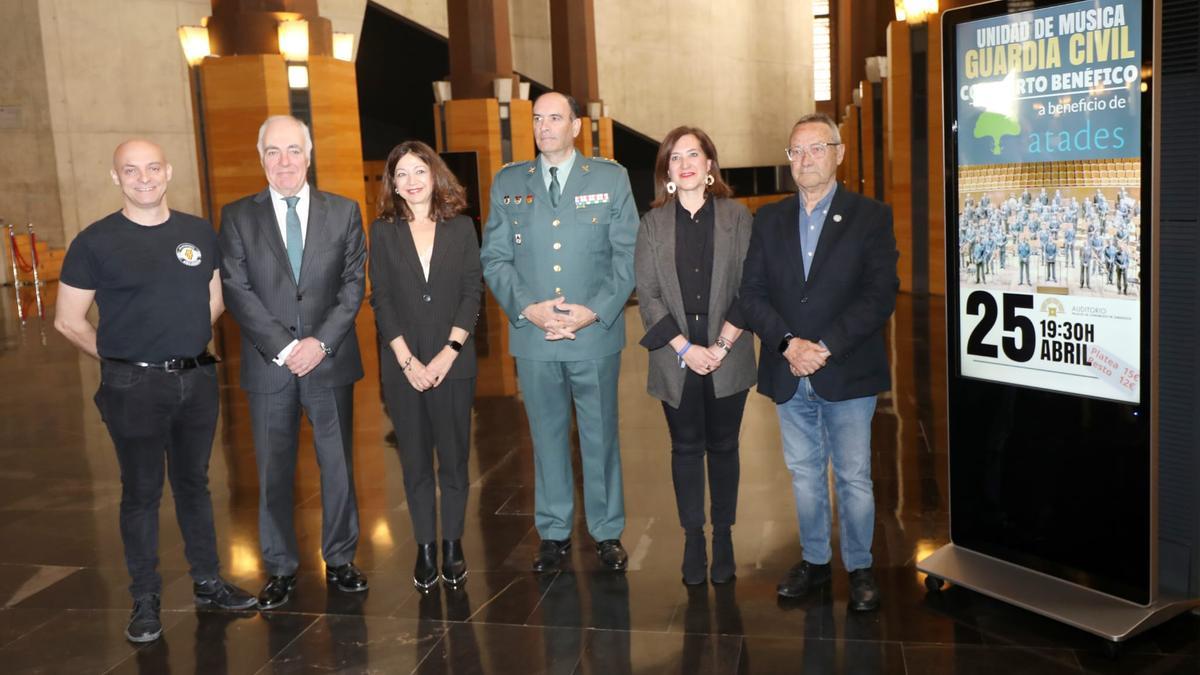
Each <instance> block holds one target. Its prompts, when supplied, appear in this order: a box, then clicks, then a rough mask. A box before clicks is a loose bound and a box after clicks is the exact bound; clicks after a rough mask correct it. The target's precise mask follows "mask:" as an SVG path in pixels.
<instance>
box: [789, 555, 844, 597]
mask: <svg viewBox="0 0 1200 675" xmlns="http://www.w3.org/2000/svg"><path fill="white" fill-rule="evenodd" d="M832 578H833V574H832V573H831V572H830V567H829V563H825V564H824V565H814V564H812V563H810V562H808V561H807V560H801V561H800V562H799V563H797V564H795V565H792V569H790V570H788V573H787V576H786V577H784V578H783V581H781V582H779V585H778V586H776V587H775V591H776V592H777V593H779V595H780V597H784V598H802V597H804V596H806V595H808V593H809V591H811V590H813V589H814V588H820V587H822V586H828V585H829V582H830V580H831V579H832Z"/></svg>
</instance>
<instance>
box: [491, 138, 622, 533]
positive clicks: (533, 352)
mask: <svg viewBox="0 0 1200 675" xmlns="http://www.w3.org/2000/svg"><path fill="white" fill-rule="evenodd" d="M543 161H544V160H543V159H542V158H541V157H539V159H537V160H534V161H529V162H517V163H514V164H510V165H508V166H506V167H504V168H503V169H501V170H500V172H499V173H498V174H496V180H495V181H494V182H493V184H492V191H491V210H490V212H489V215H488V221H487V226H486V228H485V230H484V233H483V247H482V258H483V276H484V278H485V279H486V280H487V283H488V286H489V287H490V288H491V289H492V293H493V294H494V295H495V296H496V299H497V300H498V301H499V302H500V305H501V306H502V307H503V308H504V311H505V313H506V314H507V315H508V317H509V350H510V353H511V354H512V355H513V356H514V357H516V360H517V376H518V379H519V381H520V383H521V391H522V394H523V397H524V400H525V411H526V413H527V416H528V417H529V426H530V434H531V436H532V437H533V448H534V465H535V467H536V474H537V476H536V486H535V490H536V492H535V504H536V516H535V524H536V525H537V529H538V533H539V534H540V535H541V536H542V538H543V539H556V540H560V539H567V538H568V537H570V534H571V527H572V523H573V520H574V515H573V514H574V506H575V497H574V480H573V478H572V472H571V442H570V436H569V434H570V430H571V408H570V406H571V402H572V399H574V404H575V416H576V421H577V423H578V426H579V445H580V449H581V456H582V460H583V483H584V484H583V494H584V509H585V511H586V513H587V522H588V531H589V532H590V533H591V535H592V537H593V538H595V540H596V541H604V540H606V539H618V538H620V536H621V531H622V530H623V529H624V528H625V504H624V494H623V491H622V484H621V455H620V447H619V445H618V441H617V376H618V374H619V372H620V366H621V349H622V348H623V347H624V346H625V315H624V307H625V301H626V300H627V299H628V298H629V294H630V293H631V292H633V287H634V280H633V248H634V242H635V240H636V238H637V226H638V214H637V208H636V207H635V205H634V202H633V194H632V192H631V191H630V188H629V176H628V174H627V173H626V172H625V169H624V168H623V167H621V165H619V164H617V163H616V162H613V161H612V160H608V159H602V158H598V157H594V158H585V157H582V156H580V155H579V154H578V153H576V154H575V155H574V157H573V160H568V162H566V163H564V165H565V166H567V167H568V169H567V170H569V173H568V174H567V176H566V180H565V182H564V183H562V184H561V186H560V187H561V197H560V199H559V202H558V206H557V207H554V206H552V205H551V199H550V190H549V188H548V187H547V184H546V183H547V181H548V180H550V178H549V174H547V173H546V167H544V166H543ZM571 161H573V164H571V163H570V162H571ZM555 180H556V181H557V179H555ZM558 296H562V297H564V298H565V300H566V302H568V303H571V304H577V305H583V306H585V307H587V308H588V309H590V310H592V311H593V312H595V313H596V315H597V317H598V319H599V320H598V321H597V322H596V323H593V324H592V325H590V326H588V327H586V328H583V329H581V330H580V331H579V332H578V333H577V334H576V338H575V339H574V340H557V341H551V340H546V338H545V333H544V332H543V331H542V330H541V329H539V328H538V327H537V326H535V325H533V324H532V323H530V322H529V321H528V320H526V319H525V318H524V317H523V316H522V315H521V312H522V311H523V310H524V309H525V308H526V307H528V306H529V305H531V304H533V303H537V302H541V301H544V300H550V299H553V298H555V297H558Z"/></svg>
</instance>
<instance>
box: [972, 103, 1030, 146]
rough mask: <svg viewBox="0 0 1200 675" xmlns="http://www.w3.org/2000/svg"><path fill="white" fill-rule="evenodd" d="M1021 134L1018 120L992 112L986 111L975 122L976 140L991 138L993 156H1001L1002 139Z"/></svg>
mask: <svg viewBox="0 0 1200 675" xmlns="http://www.w3.org/2000/svg"><path fill="white" fill-rule="evenodd" d="M1020 133H1021V125H1020V124H1019V123H1018V122H1017V120H1015V119H1013V118H1011V117H1008V116H1007V115H1002V114H1000V113H997V112H992V111H990V110H985V111H984V112H983V114H981V115H980V116H979V119H978V120H976V122H975V138H991V139H992V154H993V155H999V154H1000V140H1001V139H1002V138H1004V137H1005V136H1017V135H1019V134H1020Z"/></svg>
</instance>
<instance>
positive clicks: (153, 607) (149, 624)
mask: <svg viewBox="0 0 1200 675" xmlns="http://www.w3.org/2000/svg"><path fill="white" fill-rule="evenodd" d="M158 609H159V599H158V593H147V594H146V595H143V596H141V597H138V598H135V599H134V601H133V611H132V612H130V613H129V625H128V626H126V627H125V639H127V640H129V641H130V642H137V643H142V642H154V641H155V640H157V639H158V637H159V636H160V635H162V631H163V628H162V621H159V619H158Z"/></svg>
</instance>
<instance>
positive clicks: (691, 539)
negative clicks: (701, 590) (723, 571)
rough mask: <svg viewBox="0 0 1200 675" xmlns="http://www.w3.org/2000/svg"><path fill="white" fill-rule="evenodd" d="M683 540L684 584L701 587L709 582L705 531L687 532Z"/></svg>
mask: <svg viewBox="0 0 1200 675" xmlns="http://www.w3.org/2000/svg"><path fill="white" fill-rule="evenodd" d="M683 534H684V538H683V583H684V584H686V585H688V586H699V585H700V584H702V583H704V582H705V581H707V580H708V574H707V573H708V570H707V567H708V552H707V551H706V550H705V549H706V548H707V546H706V542H705V541H704V530H702V529H696V530H685V531H684V533H683Z"/></svg>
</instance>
